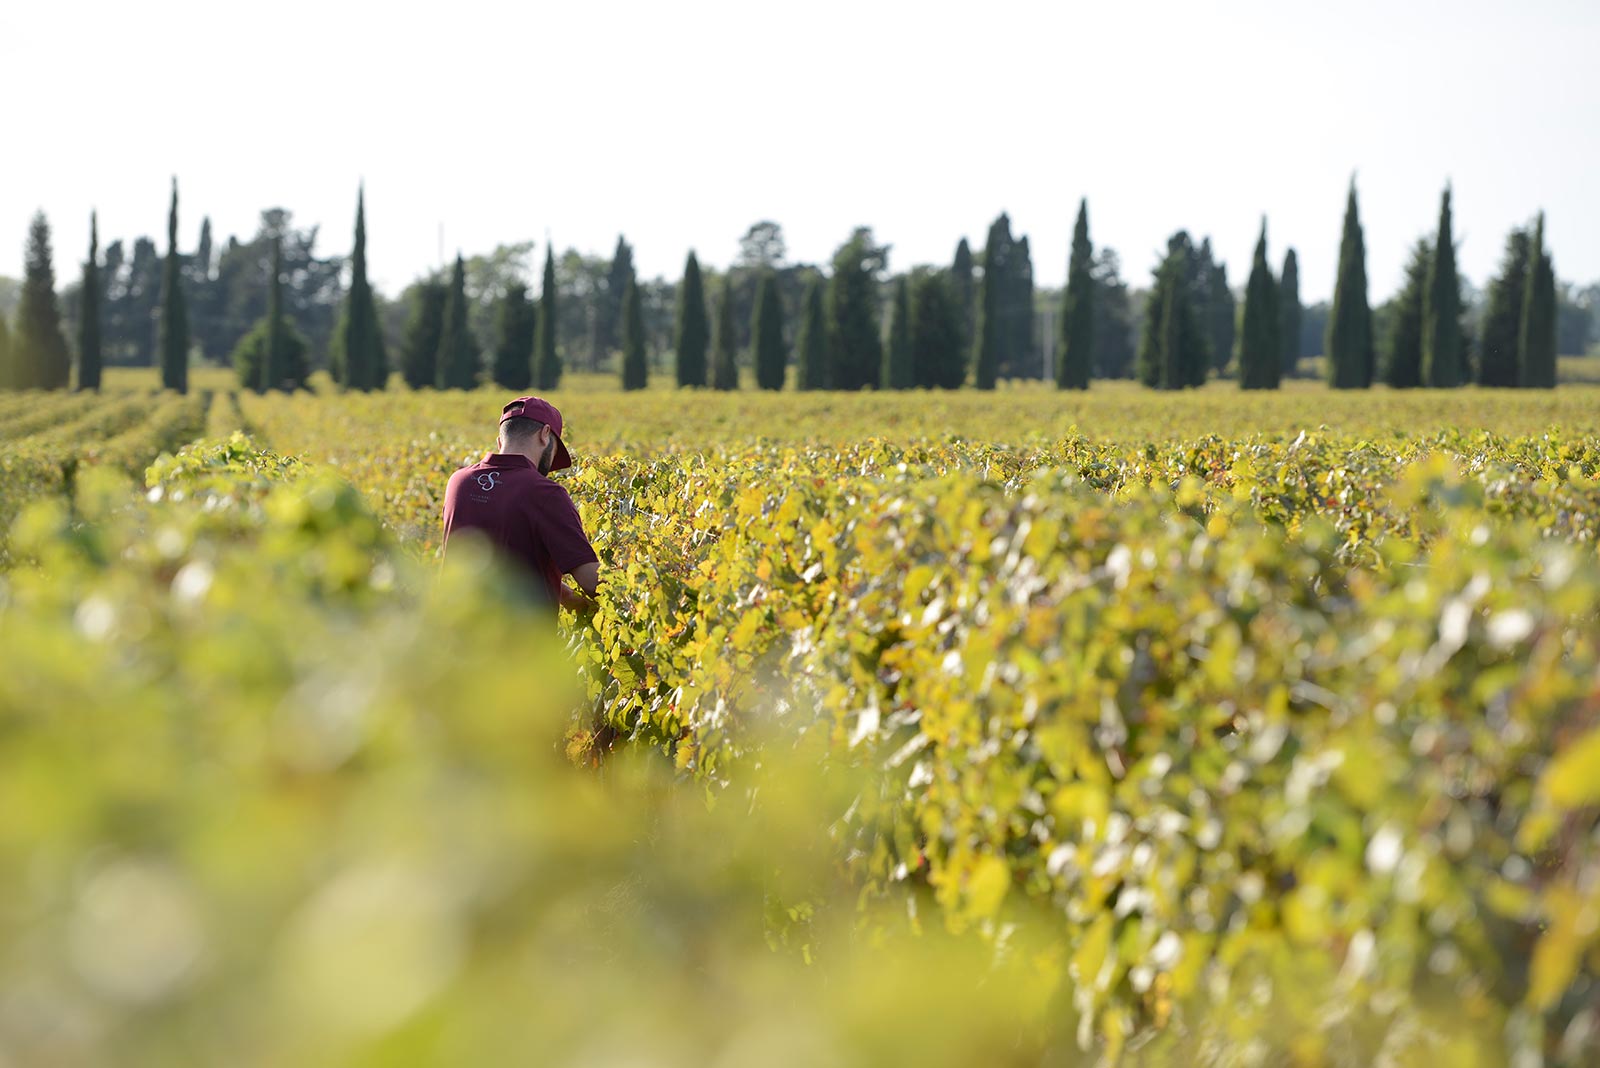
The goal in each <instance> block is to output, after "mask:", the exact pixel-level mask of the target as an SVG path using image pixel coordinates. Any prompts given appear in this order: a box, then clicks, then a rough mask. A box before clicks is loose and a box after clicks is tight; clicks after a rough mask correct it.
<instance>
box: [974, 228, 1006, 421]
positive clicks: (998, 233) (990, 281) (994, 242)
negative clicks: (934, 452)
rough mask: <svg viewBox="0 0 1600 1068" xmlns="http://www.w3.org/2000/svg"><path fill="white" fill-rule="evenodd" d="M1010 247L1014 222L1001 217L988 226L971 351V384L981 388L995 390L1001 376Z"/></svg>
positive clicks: (1004, 342) (1004, 341)
mask: <svg viewBox="0 0 1600 1068" xmlns="http://www.w3.org/2000/svg"><path fill="white" fill-rule="evenodd" d="M1010 246H1011V223H1010V220H1008V219H1007V218H1006V216H1004V215H1001V216H1000V218H999V219H997V220H995V222H994V223H993V225H991V226H990V227H989V239H988V241H987V242H986V243H985V245H984V249H983V281H982V282H981V283H980V284H979V286H978V316H977V322H976V323H975V324H974V326H973V333H974V335H975V337H974V341H973V349H972V384H973V385H974V386H976V387H977V388H978V389H986V390H987V389H993V388H994V385H995V380H996V379H997V378H998V377H999V375H1000V359H1001V356H1002V350H1003V349H1004V348H1005V344H1006V320H1005V308H1006V296H1007V294H1006V288H1007V287H1006V283H1007V281H1008V279H1007V277H1006V267H1007V257H1008V255H1009V253H1010Z"/></svg>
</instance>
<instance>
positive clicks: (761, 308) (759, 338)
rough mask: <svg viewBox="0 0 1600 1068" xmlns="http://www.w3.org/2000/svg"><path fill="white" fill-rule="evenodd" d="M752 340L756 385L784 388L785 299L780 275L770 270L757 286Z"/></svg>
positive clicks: (751, 325) (751, 318)
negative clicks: (780, 287) (780, 284)
mask: <svg viewBox="0 0 1600 1068" xmlns="http://www.w3.org/2000/svg"><path fill="white" fill-rule="evenodd" d="M750 338H751V343H752V344H753V345H754V346H755V350H756V351H755V357H756V358H755V363H756V384H757V385H758V386H760V387H761V388H762V389H782V388H783V376H784V371H785V369H786V365H787V364H788V362H789V353H788V352H787V351H786V350H785V349H784V347H783V299H782V297H780V296H779V294H778V276H777V275H776V274H774V273H773V272H772V270H771V269H770V268H769V269H768V270H766V271H764V272H763V273H762V275H761V281H760V283H759V284H758V285H757V287H756V306H755V311H754V312H753V313H752V314H751V316H750Z"/></svg>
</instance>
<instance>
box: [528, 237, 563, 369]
mask: <svg viewBox="0 0 1600 1068" xmlns="http://www.w3.org/2000/svg"><path fill="white" fill-rule="evenodd" d="M543 284H544V291H543V293H542V294H541V295H540V297H539V318H538V329H537V332H536V334H535V337H534V347H533V385H534V388H535V389H538V390H539V391H540V392H544V391H546V390H552V389H555V388H557V387H558V386H560V385H561V371H562V367H561V357H560V356H559V355H558V354H557V352H556V331H557V328H558V326H559V324H560V313H561V301H560V298H559V297H558V296H557V293H556V260H555V253H554V252H553V251H552V250H551V248H550V246H549V245H546V246H545V250H544V281H543Z"/></svg>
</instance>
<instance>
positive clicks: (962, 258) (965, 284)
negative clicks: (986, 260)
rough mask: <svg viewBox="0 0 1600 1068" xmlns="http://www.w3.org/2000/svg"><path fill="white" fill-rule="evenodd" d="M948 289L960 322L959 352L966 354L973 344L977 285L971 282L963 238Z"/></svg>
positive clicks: (968, 250) (968, 249)
mask: <svg viewBox="0 0 1600 1068" xmlns="http://www.w3.org/2000/svg"><path fill="white" fill-rule="evenodd" d="M950 287H951V297H952V299H953V300H954V301H955V303H956V311H957V313H958V314H959V316H960V320H961V351H962V352H968V351H970V350H971V348H972V343H973V327H974V321H975V318H976V309H975V308H974V306H973V302H974V300H975V298H976V297H977V285H976V283H975V282H974V281H973V271H972V249H971V247H969V246H968V245H967V239H966V238H964V237H963V238H962V239H961V243H960V244H959V245H957V246H956V258H955V262H954V263H953V264H952V265H951V267H950Z"/></svg>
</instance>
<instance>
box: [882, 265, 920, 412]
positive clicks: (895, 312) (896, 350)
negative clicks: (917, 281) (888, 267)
mask: <svg viewBox="0 0 1600 1068" xmlns="http://www.w3.org/2000/svg"><path fill="white" fill-rule="evenodd" d="M912 359H913V357H912V352H911V287H910V285H909V284H908V283H907V281H906V276H905V275H901V276H900V277H899V278H897V279H895V283H894V300H893V301H892V302H891V304H890V305H889V343H888V345H886V346H884V350H883V377H882V379H881V380H880V381H879V383H878V385H879V388H881V389H910V388H911V387H912V386H914V385H916V367H915V365H914V364H913V362H912Z"/></svg>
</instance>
